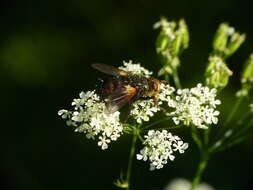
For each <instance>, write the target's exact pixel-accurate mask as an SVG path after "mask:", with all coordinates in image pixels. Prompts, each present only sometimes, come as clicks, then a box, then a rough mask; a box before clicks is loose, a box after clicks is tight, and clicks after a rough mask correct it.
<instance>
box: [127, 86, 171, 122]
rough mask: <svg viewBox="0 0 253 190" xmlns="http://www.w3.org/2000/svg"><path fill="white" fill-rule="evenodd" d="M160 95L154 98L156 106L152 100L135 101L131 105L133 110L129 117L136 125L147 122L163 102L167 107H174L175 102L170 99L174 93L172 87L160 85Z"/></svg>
mask: <svg viewBox="0 0 253 190" xmlns="http://www.w3.org/2000/svg"><path fill="white" fill-rule="evenodd" d="M160 90H161V91H160V93H159V94H158V95H157V96H156V97H155V98H156V100H157V104H155V102H154V100H152V99H149V100H137V101H136V102H134V103H133V108H132V109H131V112H130V115H131V116H132V117H133V118H134V119H135V120H136V122H137V123H142V122H143V121H149V119H150V117H153V116H154V114H155V113H156V112H158V111H160V105H162V104H163V103H164V102H165V103H166V104H167V105H168V106H169V107H175V105H176V104H175V101H174V100H173V99H172V97H171V96H172V94H173V92H174V91H175V89H174V88H173V87H171V86H170V85H169V84H166V85H165V84H161V86H160Z"/></svg>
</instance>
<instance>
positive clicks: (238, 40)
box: [226, 32, 246, 57]
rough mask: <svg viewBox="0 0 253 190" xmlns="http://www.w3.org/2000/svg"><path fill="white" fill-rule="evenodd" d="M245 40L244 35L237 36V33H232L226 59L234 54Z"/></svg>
mask: <svg viewBox="0 0 253 190" xmlns="http://www.w3.org/2000/svg"><path fill="white" fill-rule="evenodd" d="M245 39H246V35H245V34H239V33H238V32H236V33H234V34H233V35H232V36H231V39H230V41H229V44H228V48H227V55H226V57H229V56H231V55H232V54H233V53H235V51H236V50H237V49H238V48H239V47H240V46H241V45H242V43H243V42H244V41H245Z"/></svg>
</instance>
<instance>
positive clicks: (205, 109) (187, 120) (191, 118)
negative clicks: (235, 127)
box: [168, 84, 221, 128]
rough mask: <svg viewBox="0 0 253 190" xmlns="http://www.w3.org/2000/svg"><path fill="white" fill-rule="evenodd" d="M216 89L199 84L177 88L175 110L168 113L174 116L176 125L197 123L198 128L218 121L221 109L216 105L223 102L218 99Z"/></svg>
mask: <svg viewBox="0 0 253 190" xmlns="http://www.w3.org/2000/svg"><path fill="white" fill-rule="evenodd" d="M216 93H217V90H216V89H209V88H208V87H204V86H202V84H198V85H197V87H194V88H191V89H187V88H186V89H179V90H177V96H176V103H175V111H174V112H171V113H169V114H168V115H171V116H173V118H172V119H173V121H174V123H175V124H176V125H178V124H180V123H181V122H182V123H183V124H184V125H191V124H192V125H195V126H197V127H198V128H207V127H208V125H211V124H217V123H218V115H219V111H217V110H216V106H217V105H219V104H221V102H220V100H217V99H216Z"/></svg>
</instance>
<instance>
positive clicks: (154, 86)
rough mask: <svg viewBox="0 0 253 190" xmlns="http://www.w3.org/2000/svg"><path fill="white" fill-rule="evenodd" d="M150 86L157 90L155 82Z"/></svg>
mask: <svg viewBox="0 0 253 190" xmlns="http://www.w3.org/2000/svg"><path fill="white" fill-rule="evenodd" d="M152 88H153V89H154V91H157V90H158V85H157V84H156V83H155V82H153V84H152Z"/></svg>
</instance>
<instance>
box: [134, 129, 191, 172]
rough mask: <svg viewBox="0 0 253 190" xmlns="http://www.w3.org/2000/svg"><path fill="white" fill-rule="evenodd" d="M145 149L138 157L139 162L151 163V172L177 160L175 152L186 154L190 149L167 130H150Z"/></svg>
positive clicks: (146, 137)
mask: <svg viewBox="0 0 253 190" xmlns="http://www.w3.org/2000/svg"><path fill="white" fill-rule="evenodd" d="M144 137H145V140H144V142H143V145H144V148H143V149H142V150H141V151H140V153H139V154H137V155H136V157H137V159H138V160H143V161H147V160H149V161H150V170H154V169H160V168H163V166H164V165H165V164H167V162H168V160H171V161H173V160H174V159H175V156H174V152H176V151H178V152H180V153H184V151H185V150H186V149H187V148H188V144H187V143H183V141H181V139H180V138H179V137H178V136H173V135H172V134H171V133H169V132H168V131H166V130H162V131H155V130H150V131H149V132H148V135H146V136H144Z"/></svg>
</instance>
